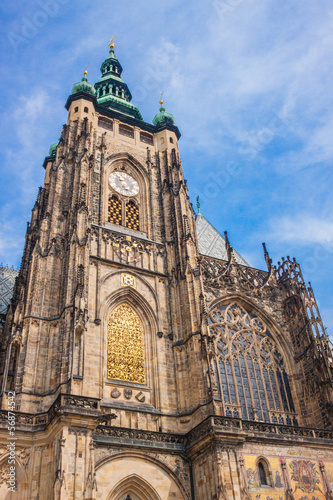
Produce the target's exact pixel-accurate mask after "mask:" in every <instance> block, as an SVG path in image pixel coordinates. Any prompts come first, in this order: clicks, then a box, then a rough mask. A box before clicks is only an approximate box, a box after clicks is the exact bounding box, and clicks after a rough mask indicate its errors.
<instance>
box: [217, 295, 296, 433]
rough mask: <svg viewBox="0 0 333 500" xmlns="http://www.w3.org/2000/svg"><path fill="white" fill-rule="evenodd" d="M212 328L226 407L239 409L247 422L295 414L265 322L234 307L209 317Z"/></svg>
mask: <svg viewBox="0 0 333 500" xmlns="http://www.w3.org/2000/svg"><path fill="white" fill-rule="evenodd" d="M209 328H210V332H211V335H212V337H213V340H214V344H215V352H216V361H215V372H216V379H217V384H218V387H219V391H220V395H221V397H223V400H224V402H225V403H226V404H227V405H228V404H229V405H235V406H238V407H239V408H240V409H241V416H242V418H244V419H248V420H253V419H256V418H258V419H259V420H264V421H267V422H269V421H270V420H271V417H270V415H271V412H272V411H280V412H281V411H282V412H283V411H285V412H294V411H295V410H294V405H293V401H292V396H291V390H290V386H289V381H288V376H287V374H286V372H285V369H284V361H283V357H282V354H281V352H280V349H279V347H278V346H277V344H276V342H275V340H274V339H273V337H272V335H271V333H270V332H269V330H268V328H267V326H266V324H265V323H264V322H263V321H262V319H260V318H259V317H256V316H254V315H253V314H251V313H249V312H247V311H246V310H245V309H243V307H241V306H240V305H238V304H236V303H233V304H230V305H227V306H226V305H222V306H219V307H217V308H216V309H214V310H213V311H212V312H211V313H210V315H209ZM288 423H292V422H291V421H290V422H288Z"/></svg>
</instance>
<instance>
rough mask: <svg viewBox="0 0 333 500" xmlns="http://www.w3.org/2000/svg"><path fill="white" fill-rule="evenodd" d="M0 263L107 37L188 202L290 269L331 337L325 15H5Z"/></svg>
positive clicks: (257, 253)
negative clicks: (177, 166)
mask: <svg viewBox="0 0 333 500" xmlns="http://www.w3.org/2000/svg"><path fill="white" fill-rule="evenodd" d="M0 26H1V33H2V40H1V49H2V50H1V53H2V58H1V63H0V64H1V75H2V78H1V83H0V85H1V96H2V99H1V109H0V113H1V125H0V126H1V134H0V141H1V143H2V144H1V149H0V168H1V180H2V189H1V195H0V261H2V262H3V263H7V264H9V265H14V266H17V265H19V263H20V259H21V255H22V250H23V243H24V234H25V229H26V221H28V220H30V215H31V208H32V206H33V204H34V201H35V198H36V195H37V189H38V186H40V185H42V182H43V174H44V170H43V168H42V163H43V159H44V157H45V156H46V155H47V153H48V148H49V146H50V144H52V143H53V142H56V141H57V139H58V137H59V133H60V130H61V128H62V124H63V123H65V122H66V120H67V113H66V110H65V108H64V104H65V102H66V99H67V97H68V95H69V93H70V91H71V88H72V85H73V84H74V83H75V82H77V81H79V80H80V79H81V77H82V71H83V70H84V68H85V66H86V65H87V64H89V67H88V70H89V75H88V78H89V81H91V82H96V81H97V80H98V78H99V76H100V72H99V68H100V65H101V63H102V61H103V60H104V59H105V58H106V56H107V54H108V43H109V39H110V37H111V36H115V38H116V55H117V57H118V59H119V60H120V62H121V64H122V66H123V68H124V72H123V77H124V80H125V81H126V83H127V84H128V85H129V88H130V89H131V91H132V94H133V102H134V103H135V104H137V105H138V107H139V108H140V110H141V113H142V115H143V117H144V119H145V121H147V122H151V121H152V118H153V117H154V115H155V114H156V112H157V111H158V101H159V95H160V92H161V91H162V90H163V91H164V98H165V106H166V108H167V111H169V112H172V113H173V115H174V117H175V119H176V123H177V125H178V126H179V128H180V131H181V133H182V138H181V140H180V151H181V156H182V162H183V169H184V173H185V177H186V178H187V180H188V184H189V189H190V194H191V200H192V202H193V203H194V202H195V197H196V195H197V194H199V195H200V198H201V211H202V213H203V214H204V215H205V216H206V218H207V219H208V220H209V221H210V222H211V223H212V224H213V225H214V226H215V227H216V228H217V229H218V230H220V231H221V232H222V231H224V230H227V231H228V234H229V238H230V240H231V243H232V245H233V246H234V247H235V248H236V249H237V250H238V252H240V253H241V254H242V255H243V257H244V258H245V259H246V260H247V261H248V262H249V263H250V264H251V265H253V266H254V267H259V268H265V263H264V259H263V255H262V249H261V243H262V242H263V241H265V242H266V244H267V247H268V250H269V251H270V254H271V257H272V258H273V260H274V262H275V263H276V262H277V261H278V260H280V258H281V257H282V256H287V255H290V256H291V257H294V256H295V257H296V258H297V260H298V261H299V262H300V264H301V266H302V269H303V274H304V277H305V280H306V281H311V283H312V285H313V287H314V291H315V294H316V298H317V300H318V302H319V307H320V310H321V314H322V317H323V320H324V324H325V325H326V326H327V327H328V332H329V333H330V334H331V335H332V333H333V311H332V307H331V304H332V296H333V289H332V288H333V287H332V283H333V266H332V255H333V221H332V215H331V214H332V212H333V210H332V209H333V197H332V194H331V192H332V175H331V169H332V158H333V140H332V132H333V92H332V89H333V35H332V33H333V5H332V2H330V1H328V0H321V2H318V1H317V0H307V2H299V1H296V0H290V1H289V2H280V1H278V0H266V1H262V0H215V1H214V0H212V1H211V0H206V1H205V2H202V1H199V0H193V1H192V2H180V1H179V0H168V1H164V0H159V1H158V2H156V1H154V2H153V1H151V0H145V1H142V0H136V1H134V0H122V1H121V2H116V1H114V0H110V1H109V2H105V1H104V2H102V1H98V0H97V1H95V2H87V1H85V0H81V1H80V2H78V1H72V2H70V1H69V0H52V1H51V0H50V1H46V0H40V1H31V2H26V1H22V0H17V1H15V2H12V3H10V2H7V3H6V4H2V5H1V21H0Z"/></svg>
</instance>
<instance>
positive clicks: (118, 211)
mask: <svg viewBox="0 0 333 500" xmlns="http://www.w3.org/2000/svg"><path fill="white" fill-rule="evenodd" d="M108 222H111V223H112V224H119V225H120V226H121V225H122V207H121V201H120V200H119V199H118V198H117V196H115V195H113V196H111V197H110V198H109V205H108Z"/></svg>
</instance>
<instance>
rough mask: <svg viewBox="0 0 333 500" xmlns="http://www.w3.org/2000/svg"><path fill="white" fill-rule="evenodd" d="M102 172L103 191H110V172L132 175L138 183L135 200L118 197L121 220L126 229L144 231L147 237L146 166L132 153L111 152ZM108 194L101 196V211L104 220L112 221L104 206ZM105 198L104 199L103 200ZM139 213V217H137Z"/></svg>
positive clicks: (147, 193) (147, 199) (148, 183)
mask: <svg viewBox="0 0 333 500" xmlns="http://www.w3.org/2000/svg"><path fill="white" fill-rule="evenodd" d="M104 165H105V166H104V174H103V186H104V188H103V189H104V192H105V193H110V186H109V181H108V179H109V176H110V174H111V173H112V172H116V171H123V172H126V173H127V174H128V175H130V176H131V177H133V178H134V179H135V180H136V182H137V183H138V185H139V193H138V195H137V196H135V200H133V199H131V200H128V199H126V197H123V198H122V197H121V196H120V197H119V201H122V203H123V207H122V208H123V214H122V220H123V225H124V226H126V227H127V228H128V229H133V230H136V231H140V232H143V233H146V234H147V236H148V237H149V238H151V237H152V234H151V231H152V229H151V224H150V223H149V222H150V220H151V206H150V203H149V197H150V190H151V186H150V181H149V177H148V172H147V168H146V167H145V166H144V165H142V164H141V163H140V162H139V161H138V160H136V159H135V158H134V157H133V156H132V155H130V154H128V153H126V152H123V153H117V154H112V155H110V156H108V157H107V158H106V159H105V164H104ZM108 199H109V195H107V196H103V201H102V203H103V207H102V213H103V214H104V215H103V218H104V220H105V221H107V222H110V223H112V221H110V220H109V219H108V210H107V208H108V207H105V205H106V204H107V200H108ZM104 200H105V201H104ZM139 215H140V217H139Z"/></svg>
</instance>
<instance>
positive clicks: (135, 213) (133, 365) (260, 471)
mask: <svg viewBox="0 0 333 500" xmlns="http://www.w3.org/2000/svg"><path fill="white" fill-rule="evenodd" d="M109 48H110V51H109V55H108V57H107V58H106V59H105V61H104V62H103V64H102V66H101V73H102V76H101V78H100V79H99V81H98V82H97V83H96V84H95V86H93V85H92V84H91V83H89V82H88V79H87V72H86V71H85V72H84V76H83V78H82V80H81V81H80V82H78V83H76V84H75V85H74V86H73V89H72V93H71V95H70V96H69V97H68V100H67V102H66V109H67V111H68V120H67V123H66V125H64V127H63V130H62V131H61V137H60V139H59V142H58V143H56V144H53V145H52V146H51V148H50V151H49V155H48V156H47V157H46V158H45V161H44V164H43V166H44V168H45V180H44V186H43V187H42V188H40V189H39V192H38V196H37V200H36V203H35V205H34V207H33V210H32V217H31V222H30V223H28V227H27V233H26V239H25V247H24V252H23V258H22V265H21V268H20V271H19V273H18V276H17V278H16V283H15V287H14V292H13V297H12V300H11V303H10V306H9V308H8V311H7V314H6V321H5V324H4V327H3V332H2V337H1V351H0V372H1V413H0V415H1V419H0V423H1V434H0V436H1V440H2V443H3V445H2V448H0V468H1V479H0V485H1V486H0V499H1V498H8V497H7V496H6V495H7V494H8V485H9V486H10V482H9V483H8V482H7V477H11V478H13V474H12V476H10V474H11V469H10V464H9V459H10V451H8V449H7V438H8V423H10V424H11V423H13V422H14V423H15V425H13V426H12V427H15V431H13V432H14V433H15V436H14V438H15V449H16V462H15V479H14V480H13V479H12V481H14V486H13V488H14V489H15V491H16V493H13V495H18V496H17V497H15V496H13V498H20V499H22V500H24V499H37V498H39V499H51V498H54V499H57V500H60V499H61V500H67V499H68V500H69V499H74V500H76V499H85V500H89V499H101V500H102V499H103V500H104V499H105V500H146V499H151V500H158V499H160V500H167V499H169V500H171V499H176V498H177V499H182V500H185V499H196V500H206V499H207V500H208V499H224V500H226V499H230V500H231V499H235V500H236V499H239V498H242V499H243V498H246V499H247V500H250V499H251V497H252V498H254V497H256V498H257V499H258V497H260V495H263V496H264V495H266V496H267V495H268V496H267V499H270V500H272V499H274V500H275V499H276V500H278V499H279V498H280V497H283V495H286V496H287V497H288V496H289V497H290V498H291V499H292V500H298V499H299V498H301V496H300V495H301V494H303V496H304V492H311V493H314V492H315V493H314V494H315V495H316V496H315V498H318V499H319V500H321V499H324V498H326V499H328V498H330V499H331V500H332V499H333V496H332V485H331V482H333V479H332V481H331V478H333V441H332V438H333V412H332V408H333V392H332V381H333V378H332V353H331V349H330V345H329V342H328V338H327V336H326V334H325V331H324V328H323V325H322V321H321V318H320V314H319V311H318V307H317V304H316V301H315V298H314V294H313V291H312V289H311V287H306V286H305V284H304V280H303V277H302V274H301V270H300V267H299V265H298V264H297V262H296V261H295V260H290V259H289V257H288V258H287V259H284V260H283V261H282V262H281V263H278V266H273V264H272V262H271V260H270V258H269V255H268V253H267V250H266V248H265V249H264V250H265V258H266V263H267V268H268V270H267V271H262V270H258V269H253V268H251V267H250V266H249V265H248V264H247V263H246V262H245V261H244V260H243V259H242V257H241V256H240V255H239V254H238V253H237V252H236V251H235V250H233V248H232V246H231V244H230V242H229V240H228V237H227V234H226V233H225V236H224V237H222V236H221V235H220V234H219V233H218V232H217V231H216V230H215V229H214V228H213V227H212V226H211V225H210V224H209V222H208V221H207V220H206V219H205V218H204V217H203V215H201V213H200V211H199V213H198V214H197V215H196V214H195V212H194V210H193V207H192V205H191V204H190V201H189V195H188V190H187V185H186V180H185V179H184V176H183V169H182V164H181V161H180V158H179V150H178V140H179V139H180V132H179V130H178V128H177V126H176V125H175V120H174V118H173V116H172V115H171V114H170V113H167V112H166V110H165V108H164V103H163V101H162V100H161V101H160V106H161V107H160V110H159V113H158V114H157V115H156V116H155V118H154V120H153V124H149V123H146V122H145V121H144V120H143V118H142V116H141V113H140V111H139V109H138V108H137V107H136V106H135V105H134V104H132V102H131V99H132V96H131V93H130V90H129V88H128V86H127V85H126V83H124V81H123V79H122V72H123V69H122V66H121V64H120V62H119V61H118V59H117V58H116V56H115V45H114V42H113V41H112V42H111V44H110V46H109ZM14 410H15V411H14ZM8 412H10V413H8ZM291 446H292V447H293V448H292V449H291ZM274 450H275V451H274ZM306 478H307V479H306ZM308 484H310V486H309V488H308V489H306V488H307V485H308ZM295 485H296V487H295ZM1 495H2V496H1ZM265 500H266V499H265Z"/></svg>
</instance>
